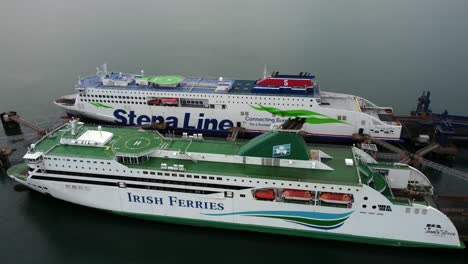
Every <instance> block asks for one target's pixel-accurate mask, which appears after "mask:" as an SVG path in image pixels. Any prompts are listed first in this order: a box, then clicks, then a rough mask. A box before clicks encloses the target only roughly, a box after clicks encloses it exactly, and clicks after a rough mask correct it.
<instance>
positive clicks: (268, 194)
mask: <svg viewBox="0 0 468 264" xmlns="http://www.w3.org/2000/svg"><path fill="white" fill-rule="evenodd" d="M255 198H256V199H260V200H270V201H273V200H274V199H275V191H273V190H272V189H263V190H256V191H255Z"/></svg>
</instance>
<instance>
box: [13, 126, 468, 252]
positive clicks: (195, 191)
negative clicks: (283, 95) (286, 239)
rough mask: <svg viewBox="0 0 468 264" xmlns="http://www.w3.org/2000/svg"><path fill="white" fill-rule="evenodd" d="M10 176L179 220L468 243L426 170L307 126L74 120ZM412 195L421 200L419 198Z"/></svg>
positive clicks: (115, 208) (106, 206)
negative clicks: (383, 158) (227, 133)
mask: <svg viewBox="0 0 468 264" xmlns="http://www.w3.org/2000/svg"><path fill="white" fill-rule="evenodd" d="M24 160H25V163H23V164H19V165H16V166H14V167H12V168H10V169H9V170H8V175H9V176H10V177H11V178H13V179H14V180H16V181H18V182H19V183H21V184H24V185H26V186H28V187H29V188H31V189H33V190H36V191H38V192H41V193H43V194H47V195H50V196H52V197H55V198H57V199H61V200H65V201H68V202H72V203H76V204H80V205H83V206H88V207H92V208H97V209H102V210H106V211H109V212H112V213H115V214H118V215H124V216H131V217H137V218H142V219H148V220H156V221H162V222H169V223H177V224H189V225H197V226H207V227H216V228H227V229H237V230H249V231H257V232H268V233H275V234H285V235H294V236H304V237H312V238H321V239H334V240H343V241H351V242H360V243H369V244H381V245H391V246H405V247H441V248H464V245H463V243H462V242H461V241H460V239H459V236H458V232H457V229H456V228H455V226H454V225H453V223H452V222H451V221H450V220H449V218H448V217H447V216H446V215H444V214H443V213H442V212H441V211H439V210H438V209H437V208H435V207H433V206H431V204H430V203H429V202H428V201H429V200H427V201H426V200H425V199H416V200H415V199H413V198H414V197H415V194H416V193H419V194H420V196H419V197H427V196H431V195H432V194H433V187H432V185H431V183H430V181H429V180H428V179H427V178H426V176H425V175H424V174H422V173H421V172H420V171H418V170H417V169H415V168H413V167H411V166H408V165H405V164H398V163H378V162H376V161H375V160H374V159H373V158H372V157H371V156H370V155H368V154H367V153H365V152H364V151H362V150H360V149H358V148H356V147H352V146H333V145H326V146H320V145H308V144H306V143H305V141H304V139H303V137H302V136H301V134H300V133H299V131H298V130H272V131H269V132H267V133H264V134H262V135H260V136H258V137H256V138H254V139H252V140H250V141H241V142H238V141H227V140H219V139H218V140H213V139H207V138H205V137H204V136H203V135H202V134H198V133H197V134H193V135H188V134H187V133H185V134H183V135H182V137H178V138H176V137H164V136H162V135H161V134H159V133H158V132H149V131H145V130H136V129H134V128H128V127H101V126H99V127H94V126H89V125H85V124H83V123H78V122H77V121H76V120H72V121H71V122H70V123H69V124H65V125H64V126H62V127H59V128H58V129H56V130H54V131H52V132H50V133H49V134H47V135H46V136H44V137H43V138H42V139H40V140H39V141H38V142H37V143H36V144H33V145H31V147H30V149H29V150H28V152H27V153H26V154H25V156H24ZM409 195H411V199H409V198H408V197H409Z"/></svg>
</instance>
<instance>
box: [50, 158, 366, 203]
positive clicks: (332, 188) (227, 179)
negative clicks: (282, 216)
mask: <svg viewBox="0 0 468 264" xmlns="http://www.w3.org/2000/svg"><path fill="white" fill-rule="evenodd" d="M55 166H56V167H58V165H57V164H55ZM62 167H65V165H62ZM68 168H71V166H68ZM75 168H76V169H78V166H75ZM81 169H83V170H85V168H84V167H81ZM89 170H92V168H91V167H89ZM95 170H98V168H95ZM102 170H103V171H106V169H105V168H102ZM109 171H112V170H111V169H109ZM115 171H116V172H119V170H115ZM136 172H137V173H140V171H139V170H136ZM141 172H142V173H143V174H147V173H144V172H145V171H143V170H142V171H141ZM123 173H126V171H125V170H124V171H123ZM130 173H133V171H130ZM159 173H161V175H159ZM159 173H158V176H162V172H159ZM171 174H175V173H171ZM179 175H180V174H179ZM181 175H184V176H182V177H185V174H181ZM179 177H181V176H179ZM217 178H220V177H217ZM221 179H222V180H223V179H225V180H226V181H230V179H229V178H221ZM234 181H235V182H237V179H234ZM240 181H241V182H246V180H243V179H242V180H240ZM249 183H252V180H249ZM257 183H260V181H257ZM271 183H272V184H273V185H276V182H271ZM265 184H269V182H267V181H265ZM284 185H285V183H281V186H284ZM289 186H292V184H291V183H289ZM296 187H301V184H297V185H296ZM304 187H306V188H309V185H308V184H306V185H305V186H304ZM318 187H319V186H317V185H314V189H317V188H318ZM325 188H326V187H325V186H322V189H325ZM330 189H331V190H335V187H333V186H332V187H330ZM337 190H339V191H342V190H343V188H342V187H339V188H337ZM348 191H351V188H348ZM356 192H359V189H356ZM366 198H367V197H365V199H366Z"/></svg>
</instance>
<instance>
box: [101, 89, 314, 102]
mask: <svg viewBox="0 0 468 264" xmlns="http://www.w3.org/2000/svg"><path fill="white" fill-rule="evenodd" d="M107 92H108V91H106V93H107ZM109 92H112V93H115V91H109ZM96 93H98V94H99V92H96ZM117 93H120V92H119V91H117ZM122 93H123V94H127V93H129V94H133V92H125V93H124V92H122ZM135 94H137V93H136V92H135ZM138 94H142V95H147V96H162V95H164V96H166V95H168V96H176V95H177V96H192V97H213V98H218V97H220V98H223V96H221V95H213V96H212V95H197V94H178V93H177V94H175V93H160V94H159V93H157V94H156V93H138ZM226 98H236V99H249V96H245V98H244V96H235V97H234V96H232V95H231V96H226ZM276 98H280V97H275V96H273V97H271V98H267V97H266V96H265V97H253V96H250V99H251V100H262V99H263V100H270V99H273V100H276ZM290 99H291V100H290ZM278 100H279V99H278ZM281 100H282V101H296V100H297V101H304V100H305V99H303V98H297V99H296V98H282V99H281ZM310 101H311V102H313V101H314V100H313V99H310Z"/></svg>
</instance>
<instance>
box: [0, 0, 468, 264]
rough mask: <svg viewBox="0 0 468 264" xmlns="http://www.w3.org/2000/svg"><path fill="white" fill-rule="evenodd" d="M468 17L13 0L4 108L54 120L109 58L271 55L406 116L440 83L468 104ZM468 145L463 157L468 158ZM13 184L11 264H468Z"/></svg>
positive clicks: (417, 0)
mask: <svg viewBox="0 0 468 264" xmlns="http://www.w3.org/2000/svg"><path fill="white" fill-rule="evenodd" d="M467 28H468V1H466V0H459V1H458V0H440V1H438V0H393V1H388V0H387V1H379V0H354V1H349V0H328V1H314V0H304V1H293V0H289V1H284V0H283V1H278V0H270V1H259V0H257V1H253V0H250V1H247V0H237V1H223V2H222V1H215V0H209V1H193V0H192V1H191V0H173V1H150V0H146V1H115V0H114V1H110V0H105V1H91V0H81V1H74V2H71V1H61V0H44V1H33V0H16V1H13V0H7V1H3V2H2V4H1V7H0V92H1V93H0V112H1V111H7V110H16V111H18V112H19V113H20V114H21V115H22V116H24V117H26V118H28V119H33V120H35V121H36V122H37V123H39V124H41V125H43V126H46V125H50V124H52V123H54V122H55V121H56V120H57V119H58V117H59V116H60V115H61V114H63V113H62V112H61V111H60V110H59V109H57V108H56V107H55V106H53V105H52V103H51V102H52V100H53V99H55V98H56V97H58V96H61V95H64V94H69V93H73V85H74V83H75V82H76V80H77V77H78V75H81V76H85V75H89V74H93V73H94V69H95V67H96V66H98V65H100V64H102V63H103V62H108V63H109V66H110V69H111V70H114V71H124V72H138V71H139V70H141V69H144V70H145V71H146V72H147V73H154V74H156V73H164V74H174V73H178V74H183V75H209V76H215V77H216V76H227V77H241V78H258V77H260V76H261V74H262V71H263V65H264V64H267V65H268V66H269V69H270V70H279V71H281V72H283V73H296V72H299V71H310V72H313V73H315V74H317V76H318V78H319V80H320V82H321V87H322V89H324V90H330V91H338V92H344V93H352V94H357V95H361V96H363V97H365V98H368V99H370V100H371V101H373V102H375V103H377V104H379V105H391V106H394V107H395V108H396V110H397V112H398V113H402V114H403V113H408V112H409V111H410V110H411V109H413V108H414V107H415V103H416V98H417V97H418V96H419V95H420V93H421V92H422V91H423V90H431V92H432V94H433V100H432V102H433V104H432V108H433V110H434V111H436V112H441V111H443V110H444V109H448V111H449V112H450V113H453V114H464V115H468V111H467V107H466V104H465V102H466V97H467V95H468V92H467V91H468V89H467V88H468V87H467V83H468V82H467V81H466V76H467V72H468V66H467V62H468V33H467ZM24 132H25V134H26V136H25V137H26V138H28V137H30V134H31V131H29V130H27V129H24ZM2 133H3V131H2V132H0V138H3V137H4V136H3V134H2ZM4 143H7V142H5V141H1V142H0V144H4ZM10 143H11V142H10ZM21 154H22V153H21V150H19V151H18V153H16V154H15V156H14V157H13V159H14V160H15V161H19V158H20V156H21ZM467 156H468V155H467V153H465V154H464V155H462V157H460V158H458V160H457V162H456V164H455V166H456V167H457V168H460V169H465V170H466V169H468V166H467V165H466V164H468V158H467ZM430 177H431V179H432V180H433V181H434V184H435V185H436V187H437V189H438V191H439V192H440V193H464V194H466V193H467V190H468V189H467V186H466V183H464V182H461V181H460V180H457V179H453V178H450V177H446V175H443V174H437V173H430ZM13 186H14V183H13V182H12V181H11V180H10V179H8V178H7V177H0V239H1V240H0V263H110V262H113V263H187V262H196V263H199V262H202V261H203V262H209V263H212V262H229V263H241V262H242V263H244V262H247V263H253V262H262V263H266V262H269V263H277V262H287V261H294V262H296V261H297V262H302V263H306V262H307V263H310V262H318V261H320V262H325V261H326V262H330V263H335V262H351V261H353V262H354V261H360V262H366V263H375V262H385V263H395V262H399V263H442V262H447V263H463V261H464V260H465V259H464V258H465V255H463V254H466V251H465V252H452V251H450V252H446V251H434V250H413V249H411V250H410V249H396V248H387V247H374V246H367V245H358V244H348V243H340V242H328V241H322V240H313V239H302V238H294V237H283V236H270V235H261V234H254V233H248V232H232V231H224V230H213V229H202V228H194V227H184V226H175V225H166V224H159V223H153V222H145V221H139V220H134V219H127V218H123V217H117V216H114V215H109V214H106V213H102V212H99V211H96V210H91V209H87V208H82V207H79V206H75V205H72V204H68V203H65V202H61V201H57V200H53V199H49V198H46V197H43V196H41V195H39V194H36V193H29V192H15V191H14V190H13Z"/></svg>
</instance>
